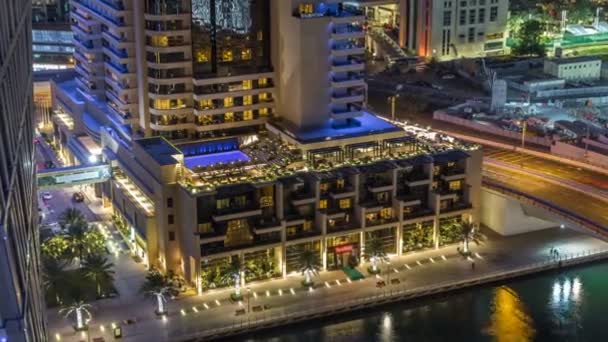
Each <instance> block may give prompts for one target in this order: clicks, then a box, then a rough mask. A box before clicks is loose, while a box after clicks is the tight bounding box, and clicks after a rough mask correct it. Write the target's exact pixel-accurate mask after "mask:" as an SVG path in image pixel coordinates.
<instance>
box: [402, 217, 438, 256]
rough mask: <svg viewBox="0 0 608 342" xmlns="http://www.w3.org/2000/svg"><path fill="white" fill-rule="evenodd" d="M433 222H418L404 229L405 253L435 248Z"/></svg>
mask: <svg viewBox="0 0 608 342" xmlns="http://www.w3.org/2000/svg"><path fill="white" fill-rule="evenodd" d="M433 245H434V242H433V221H426V222H418V223H412V224H409V225H405V226H404V227H403V252H404V253H405V252H411V251H415V250H419V249H425V248H431V247H433Z"/></svg>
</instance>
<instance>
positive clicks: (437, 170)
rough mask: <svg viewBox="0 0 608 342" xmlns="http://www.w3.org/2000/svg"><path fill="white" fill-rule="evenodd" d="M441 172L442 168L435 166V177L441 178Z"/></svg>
mask: <svg viewBox="0 0 608 342" xmlns="http://www.w3.org/2000/svg"><path fill="white" fill-rule="evenodd" d="M439 171H441V168H440V167H439V166H438V165H435V166H433V175H434V176H439Z"/></svg>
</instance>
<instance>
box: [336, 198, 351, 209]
mask: <svg viewBox="0 0 608 342" xmlns="http://www.w3.org/2000/svg"><path fill="white" fill-rule="evenodd" d="M339 205H340V209H349V208H350V198H344V199H341V200H340V202H339Z"/></svg>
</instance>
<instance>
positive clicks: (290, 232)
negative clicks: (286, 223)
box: [286, 227, 298, 236]
mask: <svg viewBox="0 0 608 342" xmlns="http://www.w3.org/2000/svg"><path fill="white" fill-rule="evenodd" d="M286 230H287V236H292V235H296V233H297V232H298V228H296V227H287V229H286Z"/></svg>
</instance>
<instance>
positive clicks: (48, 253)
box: [41, 235, 72, 261]
mask: <svg viewBox="0 0 608 342" xmlns="http://www.w3.org/2000/svg"><path fill="white" fill-rule="evenodd" d="M69 247H70V245H69V244H68V241H67V240H66V239H65V237H63V236H61V235H56V236H53V237H51V238H49V239H47V240H46V241H44V242H43V243H42V246H41V250H42V255H43V256H44V257H45V258H47V259H55V260H57V261H58V260H71V259H72V256H71V253H70V248H69Z"/></svg>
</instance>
